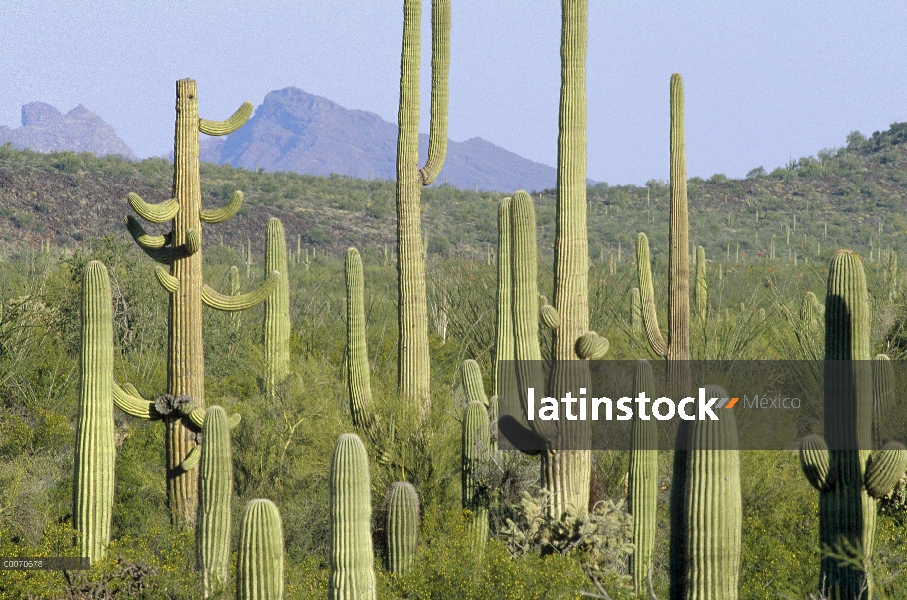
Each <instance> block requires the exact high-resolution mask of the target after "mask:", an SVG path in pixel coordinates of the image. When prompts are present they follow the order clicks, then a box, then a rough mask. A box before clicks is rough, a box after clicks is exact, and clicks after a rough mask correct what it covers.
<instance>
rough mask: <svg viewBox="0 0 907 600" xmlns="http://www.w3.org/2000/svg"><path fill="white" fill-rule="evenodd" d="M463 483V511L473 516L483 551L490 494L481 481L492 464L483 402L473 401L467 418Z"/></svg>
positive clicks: (461, 468) (474, 528) (479, 546)
mask: <svg viewBox="0 0 907 600" xmlns="http://www.w3.org/2000/svg"><path fill="white" fill-rule="evenodd" d="M462 440H463V441H462V455H461V463H460V464H461V467H460V472H461V476H462V477H461V482H462V494H463V495H462V498H463V508H464V509H466V510H469V511H471V512H472V518H473V534H474V535H475V538H474V543H475V545H476V548H478V549H480V550H481V549H483V548H484V547H485V542H486V541H487V540H488V492H487V490H486V489H484V487H483V486H482V485H481V483H480V482H479V481H478V478H477V477H478V474H479V470H480V469H481V467H482V466H483V464H484V463H485V462H486V461H487V460H488V457H489V452H490V448H491V446H490V441H489V436H488V410H487V409H486V408H485V405H484V404H482V402H480V401H479V400H473V401H471V402H470V403H469V405H468V406H467V407H466V413H465V414H464V415H463V438H462Z"/></svg>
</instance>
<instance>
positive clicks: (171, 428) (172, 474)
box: [115, 79, 285, 524]
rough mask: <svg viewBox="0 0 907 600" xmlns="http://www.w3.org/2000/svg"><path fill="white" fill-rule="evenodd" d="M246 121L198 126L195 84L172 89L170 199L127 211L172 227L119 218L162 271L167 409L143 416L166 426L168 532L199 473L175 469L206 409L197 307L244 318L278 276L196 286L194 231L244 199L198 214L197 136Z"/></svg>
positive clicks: (134, 203) (187, 506)
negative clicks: (223, 289)
mask: <svg viewBox="0 0 907 600" xmlns="http://www.w3.org/2000/svg"><path fill="white" fill-rule="evenodd" d="M251 114H252V104H251V103H250V102H246V103H245V104H243V105H242V106H241V107H240V108H239V110H237V111H236V113H235V114H234V115H233V116H232V117H230V118H229V119H227V120H226V121H209V120H207V119H200V118H199V116H198V94H197V88H196V83H195V81H194V80H192V79H181V80H180V81H177V82H176V134H175V136H174V145H173V197H172V198H171V199H170V200H166V201H164V202H162V203H160V204H154V205H152V204H148V203H146V202H145V201H144V200H142V199H141V198H140V197H139V196H138V195H137V194H130V195H129V205H130V206H131V207H132V209H133V210H134V211H135V212H136V213H137V214H138V215H139V216H140V217H142V218H143V219H144V220H145V221H148V222H150V223H155V224H162V223H167V222H170V223H171V225H172V227H171V230H170V231H169V232H168V233H166V234H164V235H149V234H147V233H145V230H144V229H143V228H142V226H141V225H140V224H139V222H138V221H137V220H136V219H135V218H133V217H131V216H130V217H127V218H126V227H127V229H128V230H129V232H130V233H131V234H132V237H133V239H134V240H135V242H136V243H137V244H138V245H139V247H141V248H142V250H144V251H145V252H146V253H147V254H148V255H149V256H151V257H152V258H153V259H155V260H156V261H158V262H160V263H162V264H164V265H167V266H169V272H168V270H166V269H164V268H162V267H157V269H156V271H155V274H156V275H157V279H158V281H159V282H160V283H161V285H162V286H163V287H164V288H165V289H166V290H167V291H168V292H170V310H169V323H168V330H169V331H168V348H167V355H168V356H167V394H166V397H167V398H168V399H169V400H170V401H169V402H168V401H166V400H159V401H158V403H157V404H158V405H160V407H159V410H158V411H157V413H158V414H157V415H154V414H150V415H149V416H151V417H152V418H153V417H155V416H158V417H164V419H165V421H166V423H167V500H168V503H169V505H170V510H171V517H172V520H173V521H174V523H175V524H194V522H195V516H196V510H197V505H198V470H197V469H190V470H184V469H182V468H180V464H181V463H182V462H183V460H184V459H185V458H186V457H187V456H188V454H189V452H190V451H191V450H192V449H193V448H194V447H195V435H194V434H195V433H196V432H197V430H198V427H199V426H198V424H197V423H193V421H192V420H191V419H190V418H189V414H190V413H191V407H192V406H194V407H195V408H196V409H203V408H204V406H205V357H204V345H203V343H202V304H204V305H206V306H209V307H211V308H215V309H218V310H224V311H239V310H246V309H248V308H251V307H253V306H256V305H257V304H259V303H261V302H263V301H264V300H265V299H266V298H267V297H268V296H269V295H270V294H271V293H272V292H273V291H274V290H275V289H276V288H277V284H278V282H279V280H280V277H281V276H285V274H280V273H278V272H276V271H273V272H271V274H270V275H268V277H267V278H266V279H265V281H264V283H263V284H262V286H261V287H259V288H258V289H257V290H255V291H253V292H250V293H248V294H239V295H235V296H229V295H224V294H220V293H218V292H216V291H214V289H212V288H211V287H209V286H207V285H204V284H203V282H202V245H201V241H202V227H201V224H202V222H204V223H211V224H214V223H222V222H224V221H226V220H227V219H230V218H231V217H233V216H234V215H235V214H236V212H237V211H238V210H239V207H240V206H241V205H242V200H243V195H242V192H236V193H234V194H233V197H232V199H231V200H230V202H229V204H227V206H225V207H223V208H219V209H203V208H202V206H201V186H200V178H199V166H198V134H199V132H201V133H204V134H207V135H227V134H229V133H233V132H234V131H236V130H237V129H239V128H240V127H242V125H243V124H244V123H245V122H246V120H247V119H248V118H249V116H250V115H251ZM115 391H116V390H115ZM133 400H135V399H133ZM171 404H172V406H170V405H171ZM171 408H173V410H170V409H171ZM127 412H128V411H127ZM149 412H153V411H149ZM130 414H134V413H130ZM137 416H138V415H137Z"/></svg>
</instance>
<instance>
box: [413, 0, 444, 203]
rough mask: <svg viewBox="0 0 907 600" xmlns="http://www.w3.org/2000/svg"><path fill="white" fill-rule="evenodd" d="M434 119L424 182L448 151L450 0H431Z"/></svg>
mask: <svg viewBox="0 0 907 600" xmlns="http://www.w3.org/2000/svg"><path fill="white" fill-rule="evenodd" d="M431 33H432V40H431V123H430V125H429V135H428V160H426V161H425V166H424V167H422V168H421V169H419V176H420V177H421V179H422V185H428V184H430V183H431V182H433V181H434V180H435V178H436V177H437V176H438V174H439V173H440V172H441V167H442V166H443V165H444V158H445V156H446V155H447V107H448V103H449V93H448V92H449V84H448V72H449V71H450V0H433V1H432V3H431Z"/></svg>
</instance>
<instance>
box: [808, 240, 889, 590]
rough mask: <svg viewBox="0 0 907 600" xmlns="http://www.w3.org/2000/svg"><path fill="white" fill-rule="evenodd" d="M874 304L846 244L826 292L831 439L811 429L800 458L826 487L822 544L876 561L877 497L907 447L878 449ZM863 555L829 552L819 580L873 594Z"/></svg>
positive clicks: (885, 489)
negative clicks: (851, 556) (856, 557)
mask: <svg viewBox="0 0 907 600" xmlns="http://www.w3.org/2000/svg"><path fill="white" fill-rule="evenodd" d="M869 311H870V304H869V294H868V293H867V291H866V276H865V274H864V272H863V263H862V261H861V260H860V258H859V257H858V256H857V255H856V254H855V253H853V252H850V251H843V250H839V251H838V252H837V253H836V254H835V256H834V258H833V259H832V262H831V267H830V269H829V272H828V288H827V293H826V298H825V361H826V362H825V378H824V390H823V391H824V405H825V409H824V414H825V428H824V430H825V438H824V439H823V438H822V437H819V436H817V435H810V436H807V437H806V438H804V439H803V442H802V445H801V447H800V463H801V466H802V467H803V472H804V474H805V475H806V478H807V479H808V480H809V482H810V483H811V484H812V485H813V487H815V488H816V489H817V490H818V491H819V543H820V545H821V546H822V548H823V551H826V552H831V553H837V554H840V553H853V552H855V551H856V552H858V553H859V555H860V556H859V558H861V559H863V560H865V561H869V560H870V559H871V558H872V552H873V546H874V543H875V527H876V511H877V507H876V501H877V499H878V498H881V497H882V496H884V495H886V494H888V493H889V492H890V491H891V490H892V489H893V488H894V486H895V485H896V484H897V482H898V480H899V479H900V478H901V476H902V475H903V474H904V469H905V465H907V451H905V449H904V446H902V445H901V444H899V443H897V442H889V443H888V444H886V445H885V446H884V447H883V448H882V449H881V450H879V451H877V452H875V453H873V454H870V450H869V448H870V446H871V440H872V422H873V413H874V406H873V380H872V375H873V373H872V362H871V360H870V358H871V357H870V342H869V328H870V322H871V318H870V312H869ZM860 564H863V563H861V562H860V560H857V561H842V560H841V559H840V556H833V555H825V556H823V557H822V562H821V570H820V575H819V583H820V585H821V586H822V588H823V589H822V591H823V593H825V594H826V595H827V596H828V597H830V598H842V599H847V600H850V599H856V600H863V599H868V598H871V597H872V579H871V576H870V573H869V572H868V571H865V570H864V569H862V568H861V567H860V566H859V565H860Z"/></svg>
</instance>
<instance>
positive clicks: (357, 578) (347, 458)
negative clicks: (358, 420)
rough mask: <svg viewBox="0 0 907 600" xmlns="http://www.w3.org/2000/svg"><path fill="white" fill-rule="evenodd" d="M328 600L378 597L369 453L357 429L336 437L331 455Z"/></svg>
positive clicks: (359, 599)
mask: <svg viewBox="0 0 907 600" xmlns="http://www.w3.org/2000/svg"><path fill="white" fill-rule="evenodd" d="M330 495H331V500H330V501H331V517H330V518H331V574H330V580H329V584H328V599H329V600H375V599H376V597H377V590H376V582H375V566H374V565H375V556H374V551H373V549H372V532H371V527H372V496H371V477H370V475H369V466H368V455H367V454H366V452H365V446H364V445H363V444H362V440H361V439H359V436H357V435H356V434H354V433H344V434H343V435H341V436H340V437H339V438H338V439H337V445H336V446H334V453H333V455H332V456H331V474H330Z"/></svg>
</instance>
